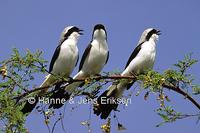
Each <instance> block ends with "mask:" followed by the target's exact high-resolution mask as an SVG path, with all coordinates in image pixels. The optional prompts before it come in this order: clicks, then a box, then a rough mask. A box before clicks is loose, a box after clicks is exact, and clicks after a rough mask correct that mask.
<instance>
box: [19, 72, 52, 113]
mask: <svg viewBox="0 0 200 133" xmlns="http://www.w3.org/2000/svg"><path fill="white" fill-rule="evenodd" d="M54 82H55V77H53V75H51V74H49V75H47V76H46V79H45V80H44V82H43V83H42V84H41V85H40V87H45V86H49V85H51V84H53V83H54ZM47 90H48V88H44V89H42V90H41V91H40V92H39V93H38V94H37V95H36V96H35V97H31V99H32V100H29V99H28V100H26V103H25V105H24V107H23V108H22V109H21V112H22V113H23V114H26V113H30V112H32V110H33V109H34V108H35V106H36V105H37V103H38V101H39V97H40V96H42V95H44V94H45V93H46V92H47Z"/></svg>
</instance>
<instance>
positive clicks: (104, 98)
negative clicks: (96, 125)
mask: <svg viewBox="0 0 200 133" xmlns="http://www.w3.org/2000/svg"><path fill="white" fill-rule="evenodd" d="M129 84H130V82H124V81H120V83H117V84H116V83H113V84H112V85H110V86H109V87H108V89H107V90H106V91H105V92H103V93H102V94H101V95H100V96H99V97H98V98H97V104H94V108H93V111H94V114H96V115H97V116H99V115H100V117H101V119H107V118H108V116H109V115H110V113H111V111H112V110H114V111H116V110H117V107H118V102H119V101H118V100H119V98H121V97H122V94H123V92H124V90H125V89H126V88H127V87H128V85H129ZM131 84H133V83H131Z"/></svg>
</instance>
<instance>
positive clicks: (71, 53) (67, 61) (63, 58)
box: [53, 39, 78, 76]
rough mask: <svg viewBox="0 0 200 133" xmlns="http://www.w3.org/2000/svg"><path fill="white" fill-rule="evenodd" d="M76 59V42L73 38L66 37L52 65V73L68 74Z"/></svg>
mask: <svg viewBox="0 0 200 133" xmlns="http://www.w3.org/2000/svg"><path fill="white" fill-rule="evenodd" d="M77 59H78V48H77V42H76V41H75V40H73V39H67V40H65V41H64V42H63V44H62V45H61V48H60V53H59V56H58V58H57V60H56V62H55V64H54V66H53V73H55V74H59V75H61V76H69V75H70V74H71V73H72V71H73V69H74V67H75V64H76V62H77Z"/></svg>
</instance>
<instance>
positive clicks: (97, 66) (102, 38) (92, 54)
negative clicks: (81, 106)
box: [49, 24, 109, 109]
mask: <svg viewBox="0 0 200 133" xmlns="http://www.w3.org/2000/svg"><path fill="white" fill-rule="evenodd" d="M108 59H109V49H108V44H107V32H106V28H105V26H104V25H103V24H96V25H95V26H94V29H93V33H92V40H91V41H90V43H89V45H88V46H87V48H86V49H85V51H84V53H83V56H82V59H81V62H80V65H79V71H78V73H77V74H76V75H75V76H74V77H73V79H83V78H88V77H90V76H93V75H98V74H99V73H100V72H101V70H102V69H103V67H104V66H105V64H106V63H107V62H108ZM83 85H84V82H73V83H71V84H68V85H64V86H66V87H64V90H63V89H57V90H58V91H57V92H55V93H54V94H53V95H52V97H51V98H56V99H57V98H65V100H66V101H67V100H68V99H69V98H70V96H71V94H72V93H73V92H74V91H75V90H76V88H78V87H82V86H83ZM63 105H64V104H63V103H56V104H50V106H49V108H54V109H59V108H60V107H62V106H63Z"/></svg>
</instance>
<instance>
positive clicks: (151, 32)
mask: <svg viewBox="0 0 200 133" xmlns="http://www.w3.org/2000/svg"><path fill="white" fill-rule="evenodd" d="M153 34H157V35H159V34H160V31H159V30H156V29H152V30H151V31H149V33H147V36H146V40H147V41H148V40H149V39H150V38H151V36H152V35H153Z"/></svg>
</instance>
